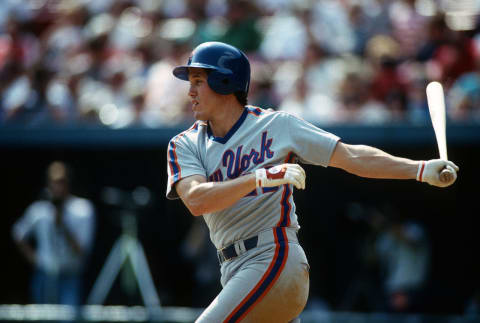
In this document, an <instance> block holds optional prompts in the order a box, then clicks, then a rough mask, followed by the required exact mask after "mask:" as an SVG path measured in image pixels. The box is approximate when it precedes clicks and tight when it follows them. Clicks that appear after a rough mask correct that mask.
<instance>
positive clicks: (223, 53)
mask: <svg viewBox="0 0 480 323" xmlns="http://www.w3.org/2000/svg"><path fill="white" fill-rule="evenodd" d="M173 74H174V75H175V76H176V77H177V78H180V79H182V80H186V81H189V82H190V89H189V92H188V95H189V97H190V100H191V102H192V110H193V113H194V116H195V119H196V120H197V121H196V122H195V123H194V124H193V125H192V126H191V127H190V129H188V130H186V131H184V132H182V133H180V134H178V135H177V136H175V137H174V138H173V139H172V140H171V141H170V142H169V144H168V152H167V159H168V184H167V193H166V195H167V198H169V199H175V198H179V197H180V198H181V199H182V201H183V203H184V204H185V205H186V206H187V208H188V209H189V210H190V212H191V213H192V214H193V215H194V216H203V218H204V219H205V222H206V224H207V226H208V228H209V230H210V238H211V240H212V242H213V244H214V245H215V247H216V248H217V251H218V258H219V261H220V271H221V284H222V286H223V289H222V291H221V292H220V293H219V295H218V296H217V297H216V298H215V300H214V301H213V302H212V303H211V304H210V305H209V306H208V307H207V309H206V310H205V311H204V312H203V313H202V314H201V316H200V317H199V318H198V320H197V322H208V323H212V322H240V321H242V322H299V321H300V320H299V319H298V316H299V314H300V313H301V312H302V310H303V308H304V306H305V304H306V302H307V296H308V289H309V266H308V261H307V258H306V256H305V253H304V251H303V249H302V247H301V246H300V245H299V243H298V240H297V231H298V230H299V228H300V226H299V224H298V220H297V214H296V209H295V203H294V201H293V194H292V193H293V188H294V187H295V188H297V189H305V172H304V170H303V169H302V167H300V166H299V165H298V164H296V161H299V162H302V163H308V164H314V165H320V166H324V167H327V166H333V167H338V168H341V169H344V170H346V171H347V172H349V173H352V174H355V175H358V176H362V177H369V178H390V179H417V180H418V181H422V182H427V183H429V184H431V185H435V186H440V187H445V186H449V185H451V184H453V182H454V181H455V179H456V172H457V171H458V167H457V166H456V165H455V164H454V163H452V162H450V161H443V160H438V159H437V160H429V161H414V160H410V159H406V158H399V157H395V156H392V155H389V154H387V153H385V152H383V151H381V150H379V149H376V148H373V147H370V146H363V145H348V144H346V143H343V142H342V141H340V139H339V137H337V136H335V135H334V134H331V133H328V132H326V131H324V130H321V129H319V128H317V127H315V126H313V125H312V124H310V123H308V122H306V121H304V120H302V119H299V118H297V117H295V116H293V115H290V114H288V113H285V112H273V111H267V110H263V109H261V108H257V107H253V106H249V105H247V94H248V88H249V82H250V64H249V61H248V59H247V57H246V56H245V54H244V53H242V52H241V51H240V50H238V49H237V48H235V47H232V46H230V45H227V44H224V43H219V42H207V43H203V44H200V45H199V46H198V47H197V48H195V49H194V51H193V52H192V55H191V56H190V58H189V60H188V63H187V64H186V65H183V66H178V67H176V68H175V69H174V70H173ZM445 167H448V168H449V169H450V170H451V171H452V172H453V174H454V176H453V179H452V180H451V181H450V182H447V183H444V182H442V181H440V178H439V174H440V171H441V170H442V169H444V168H445Z"/></svg>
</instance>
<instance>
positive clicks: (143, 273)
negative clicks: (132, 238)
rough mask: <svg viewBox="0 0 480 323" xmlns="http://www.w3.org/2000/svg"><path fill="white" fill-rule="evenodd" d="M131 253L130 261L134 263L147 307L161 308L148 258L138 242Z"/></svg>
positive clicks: (134, 269)
mask: <svg viewBox="0 0 480 323" xmlns="http://www.w3.org/2000/svg"><path fill="white" fill-rule="evenodd" d="M131 251H132V254H131V255H130V256H131V257H130V260H131V261H132V266H133V271H134V273H135V276H136V277H137V280H138V285H139V287H140V293H141V294H142V298H143V301H144V303H145V305H146V306H147V307H158V306H160V298H159V297H158V294H157V291H156V289H155V284H154V283H153V279H152V275H151V273H150V270H149V269H148V263H147V258H146V257H145V252H144V251H143V248H142V245H141V244H140V243H139V242H138V241H136V242H135V245H134V248H133V249H132V250H131Z"/></svg>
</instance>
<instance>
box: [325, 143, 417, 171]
mask: <svg viewBox="0 0 480 323" xmlns="http://www.w3.org/2000/svg"><path fill="white" fill-rule="evenodd" d="M340 149H344V150H345V154H344V156H343V158H338V159H337V164H333V165H332V166H335V167H339V168H342V169H344V170H345V171H347V172H349V173H352V174H355V175H358V176H362V177H368V178H390V179H415V178H416V176H417V171H418V164H419V162H418V161H414V160H411V159H407V158H401V157H396V156H392V155H390V154H388V153H386V152H384V151H382V150H380V149H377V148H374V147H371V146H364V145H345V144H344V145H343V147H341V148H340Z"/></svg>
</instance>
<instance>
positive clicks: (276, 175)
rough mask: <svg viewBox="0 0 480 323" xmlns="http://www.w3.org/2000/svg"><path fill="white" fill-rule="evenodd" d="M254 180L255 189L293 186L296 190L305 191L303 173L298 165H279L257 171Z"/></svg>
mask: <svg viewBox="0 0 480 323" xmlns="http://www.w3.org/2000/svg"><path fill="white" fill-rule="evenodd" d="M255 179H256V183H257V187H273V186H280V185H283V184H293V185H295V187H296V188H298V189H302V190H303V189H305V171H304V170H303V168H302V167H300V165H298V164H281V165H277V166H274V167H271V168H269V169H265V168H260V169H257V170H256V171H255Z"/></svg>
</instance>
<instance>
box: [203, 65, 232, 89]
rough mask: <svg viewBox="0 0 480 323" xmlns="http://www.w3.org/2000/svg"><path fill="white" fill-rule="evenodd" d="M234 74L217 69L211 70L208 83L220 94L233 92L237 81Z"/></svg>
mask: <svg viewBox="0 0 480 323" xmlns="http://www.w3.org/2000/svg"><path fill="white" fill-rule="evenodd" d="M233 81H234V80H233V74H224V73H221V72H219V71H216V70H211V72H210V73H209V74H208V79H207V82H208V85H209V86H210V88H211V89H212V90H213V91H215V92H217V93H219V94H231V93H233V92H235V83H234V82H233Z"/></svg>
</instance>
